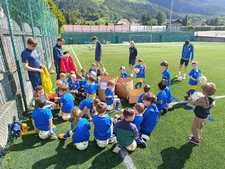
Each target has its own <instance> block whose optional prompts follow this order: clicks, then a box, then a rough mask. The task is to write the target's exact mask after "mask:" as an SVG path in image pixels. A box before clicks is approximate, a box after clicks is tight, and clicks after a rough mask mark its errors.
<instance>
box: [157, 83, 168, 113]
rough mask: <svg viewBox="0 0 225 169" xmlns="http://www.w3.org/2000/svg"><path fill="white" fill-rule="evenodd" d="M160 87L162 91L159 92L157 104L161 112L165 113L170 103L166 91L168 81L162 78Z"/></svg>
mask: <svg viewBox="0 0 225 169" xmlns="http://www.w3.org/2000/svg"><path fill="white" fill-rule="evenodd" d="M158 88H159V90H160V91H159V93H158V94H157V104H156V105H157V107H158V110H159V111H160V113H161V114H162V115H163V114H165V113H166V112H167V109H168V104H167V100H168V96H167V93H166V91H165V89H166V81H165V80H162V81H161V82H159V84H158Z"/></svg>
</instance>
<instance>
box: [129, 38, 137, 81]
mask: <svg viewBox="0 0 225 169" xmlns="http://www.w3.org/2000/svg"><path fill="white" fill-rule="evenodd" d="M137 54H138V53H137V48H136V47H135V43H134V41H131V42H130V48H129V67H130V70H131V74H130V76H131V77H133V73H132V72H133V69H134V65H135V64H136V58H137Z"/></svg>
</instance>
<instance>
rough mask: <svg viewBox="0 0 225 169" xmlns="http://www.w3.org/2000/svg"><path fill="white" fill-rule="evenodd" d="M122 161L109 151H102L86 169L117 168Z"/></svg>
mask: <svg viewBox="0 0 225 169" xmlns="http://www.w3.org/2000/svg"><path fill="white" fill-rule="evenodd" d="M122 161H123V159H122V158H121V157H120V156H119V155H116V154H114V153H113V152H112V150H111V149H109V150H106V151H104V152H103V153H101V154H99V155H98V156H96V157H95V159H94V160H93V161H92V165H91V167H89V168H88V169H111V168H115V167H116V166H118V165H119V164H120V163H121V162H122Z"/></svg>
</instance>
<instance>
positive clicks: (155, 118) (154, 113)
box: [140, 95, 160, 140]
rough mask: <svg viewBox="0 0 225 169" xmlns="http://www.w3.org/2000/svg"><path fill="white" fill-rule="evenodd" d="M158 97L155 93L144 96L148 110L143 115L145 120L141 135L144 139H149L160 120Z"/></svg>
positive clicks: (142, 124)
mask: <svg viewBox="0 0 225 169" xmlns="http://www.w3.org/2000/svg"><path fill="white" fill-rule="evenodd" d="M156 100H157V99H156V97H155V96H154V95H145V96H144V105H145V107H146V110H145V112H144V115H143V121H142V123H141V130H140V131H141V137H142V138H143V139H144V140H148V139H149V136H150V135H151V133H152V131H153V129H154V128H155V127H156V125H157V124H158V122H159V119H160V112H159V110H158V108H157V106H156Z"/></svg>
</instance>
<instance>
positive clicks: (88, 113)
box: [79, 98, 100, 121]
mask: <svg viewBox="0 0 225 169" xmlns="http://www.w3.org/2000/svg"><path fill="white" fill-rule="evenodd" d="M99 102H100V100H99V99H95V100H93V99H91V98H86V99H84V100H82V101H81V102H80V104H79V109H80V110H81V111H82V114H83V117H87V118H88V119H89V120H90V121H92V116H93V114H94V113H95V110H94V108H95V107H96V105H97V104H98V103H99Z"/></svg>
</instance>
